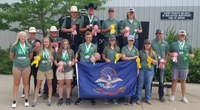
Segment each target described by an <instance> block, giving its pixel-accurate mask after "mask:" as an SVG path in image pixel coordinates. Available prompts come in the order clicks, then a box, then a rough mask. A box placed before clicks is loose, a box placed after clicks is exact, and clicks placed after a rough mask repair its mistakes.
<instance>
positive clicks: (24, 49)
mask: <svg viewBox="0 0 200 110" xmlns="http://www.w3.org/2000/svg"><path fill="white" fill-rule="evenodd" d="M19 46H20V49H21V51H22V52H23V54H26V44H24V46H22V45H21V44H20V43H19Z"/></svg>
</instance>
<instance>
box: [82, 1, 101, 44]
mask: <svg viewBox="0 0 200 110" xmlns="http://www.w3.org/2000/svg"><path fill="white" fill-rule="evenodd" d="M85 9H86V10H87V11H88V15H87V16H85V15H84V16H82V17H81V23H80V31H81V32H82V33H83V35H85V32H86V31H90V32H92V36H93V38H92V43H94V44H95V45H98V33H100V21H99V18H98V17H97V16H95V15H94V12H95V10H96V9H97V6H96V5H95V4H93V3H89V4H88V6H85Z"/></svg>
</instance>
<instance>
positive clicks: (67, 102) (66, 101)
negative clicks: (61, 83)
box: [65, 98, 72, 106]
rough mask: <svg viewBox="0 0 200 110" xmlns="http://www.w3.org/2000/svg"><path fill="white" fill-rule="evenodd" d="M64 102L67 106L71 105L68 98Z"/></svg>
mask: <svg viewBox="0 0 200 110" xmlns="http://www.w3.org/2000/svg"><path fill="white" fill-rule="evenodd" d="M65 103H66V105H67V106H69V105H71V103H72V100H71V99H70V98H66V100H65Z"/></svg>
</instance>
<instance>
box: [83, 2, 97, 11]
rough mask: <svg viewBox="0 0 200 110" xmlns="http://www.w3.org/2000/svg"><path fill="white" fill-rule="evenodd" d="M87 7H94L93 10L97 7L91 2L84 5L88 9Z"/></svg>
mask: <svg viewBox="0 0 200 110" xmlns="http://www.w3.org/2000/svg"><path fill="white" fill-rule="evenodd" d="M89 8H94V9H95V10H96V9H97V6H96V5H95V4H93V3H89V4H88V5H87V6H85V9H86V10H87V9H89Z"/></svg>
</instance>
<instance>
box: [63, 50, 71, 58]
mask: <svg viewBox="0 0 200 110" xmlns="http://www.w3.org/2000/svg"><path fill="white" fill-rule="evenodd" d="M62 59H63V60H66V59H69V56H68V53H67V51H66V50H63V52H62Z"/></svg>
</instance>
